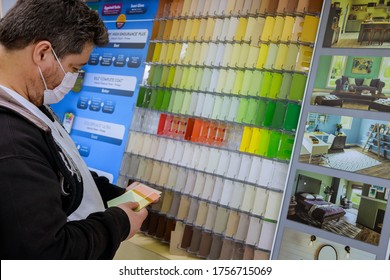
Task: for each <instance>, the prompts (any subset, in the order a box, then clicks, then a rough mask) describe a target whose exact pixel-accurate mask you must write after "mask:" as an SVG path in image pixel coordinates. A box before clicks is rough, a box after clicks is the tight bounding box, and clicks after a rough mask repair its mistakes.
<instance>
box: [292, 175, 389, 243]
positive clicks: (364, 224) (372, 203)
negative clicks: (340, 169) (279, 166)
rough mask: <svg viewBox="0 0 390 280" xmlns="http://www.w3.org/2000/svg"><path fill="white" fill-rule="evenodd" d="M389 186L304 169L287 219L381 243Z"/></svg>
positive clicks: (296, 183) (299, 177)
mask: <svg viewBox="0 0 390 280" xmlns="http://www.w3.org/2000/svg"><path fill="white" fill-rule="evenodd" d="M388 197H389V189H388V188H384V187H381V186H373V185H369V184H364V183H361V182H353V181H348V180H346V179H342V178H336V177H331V176H327V175H323V174H317V173H312V172H308V171H303V170H300V171H299V172H297V176H296V178H295V189H294V192H293V195H292V197H291V201H290V208H289V211H288V216H287V218H288V219H290V220H294V221H298V222H300V223H304V224H308V225H310V226H314V227H319V228H321V229H324V230H326V231H330V232H333V233H336V234H340V235H343V236H346V237H349V238H352V239H356V240H360V241H363V242H366V243H370V244H374V245H378V243H379V239H380V234H381V230H382V227H383V219H384V215H385V210H386V205H387V200H388Z"/></svg>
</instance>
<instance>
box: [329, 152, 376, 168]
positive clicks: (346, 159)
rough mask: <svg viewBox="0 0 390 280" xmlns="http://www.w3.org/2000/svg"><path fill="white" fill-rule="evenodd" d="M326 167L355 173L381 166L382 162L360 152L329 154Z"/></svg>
mask: <svg viewBox="0 0 390 280" xmlns="http://www.w3.org/2000/svg"><path fill="white" fill-rule="evenodd" d="M327 159H328V163H327V165H326V166H328V167H331V168H335V169H340V170H344V171H350V172H355V171H358V170H362V169H365V168H369V167H373V166H376V165H379V164H380V162H379V161H377V160H375V159H373V158H370V157H369V156H366V155H364V154H362V153H359V152H358V151H354V150H350V151H345V152H343V153H336V154H328V155H327Z"/></svg>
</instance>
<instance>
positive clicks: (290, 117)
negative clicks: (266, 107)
mask: <svg viewBox="0 0 390 280" xmlns="http://www.w3.org/2000/svg"><path fill="white" fill-rule="evenodd" d="M300 112H301V105H299V104H295V103H288V105H287V112H286V117H285V120H284V125H283V128H284V129H285V130H291V131H292V130H296V128H297V125H298V119H299V114H300Z"/></svg>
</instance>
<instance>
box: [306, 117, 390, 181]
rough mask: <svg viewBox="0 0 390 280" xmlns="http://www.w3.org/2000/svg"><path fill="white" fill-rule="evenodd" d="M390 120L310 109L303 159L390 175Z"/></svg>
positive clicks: (320, 163) (355, 170) (334, 166)
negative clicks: (362, 117) (355, 116)
mask: <svg viewBox="0 0 390 280" xmlns="http://www.w3.org/2000/svg"><path fill="white" fill-rule="evenodd" d="M389 158H390V123H389V122H385V121H380V120H371V119H361V118H353V117H348V116H339V115H325V114H320V113H309V114H308V119H307V122H306V127H305V133H304V137H303V140H302V146H301V151H300V157H299V161H300V162H303V163H309V164H314V165H320V166H324V167H329V168H334V169H339V170H343V171H348V172H355V173H358V174H363V175H369V176H375V177H379V178H384V179H390V159H389Z"/></svg>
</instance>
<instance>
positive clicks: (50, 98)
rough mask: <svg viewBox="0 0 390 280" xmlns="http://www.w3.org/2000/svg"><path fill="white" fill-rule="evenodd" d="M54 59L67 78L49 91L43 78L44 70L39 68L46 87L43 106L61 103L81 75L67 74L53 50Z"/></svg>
mask: <svg viewBox="0 0 390 280" xmlns="http://www.w3.org/2000/svg"><path fill="white" fill-rule="evenodd" d="M52 51H53V54H54V57H55V58H56V60H57V62H58V64H59V65H60V67H61V69H62V72H64V74H65V76H64V78H63V79H62V82H61V84H59V85H58V86H57V87H56V88H54V89H48V88H47V85H46V81H45V78H44V77H43V74H42V70H41V68H40V67H39V66H38V69H39V73H40V74H41V77H42V80H43V83H44V85H45V88H46V89H45V90H44V91H43V94H44V97H43V104H55V103H58V102H60V101H61V100H62V99H63V98H64V97H65V95H67V94H68V93H69V91H70V90H71V89H72V88H73V87H74V84H75V83H76V79H77V77H78V75H79V73H71V72H67V73H65V70H64V68H63V67H62V65H61V62H60V61H59V59H58V57H57V55H56V53H55V52H54V50H53V49H52Z"/></svg>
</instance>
